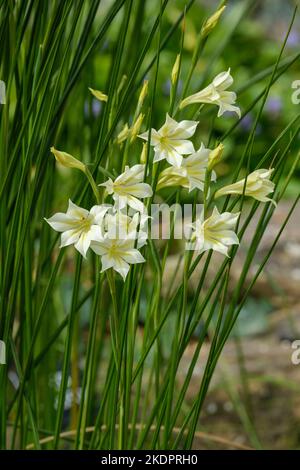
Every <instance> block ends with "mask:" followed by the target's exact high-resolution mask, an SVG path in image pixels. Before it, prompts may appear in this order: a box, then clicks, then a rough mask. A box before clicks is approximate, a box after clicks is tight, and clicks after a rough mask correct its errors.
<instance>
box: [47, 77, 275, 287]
mask: <svg viewBox="0 0 300 470" xmlns="http://www.w3.org/2000/svg"><path fill="white" fill-rule="evenodd" d="M232 83H233V79H232V76H231V75H230V70H228V71H227V72H222V73H221V74H219V75H217V77H215V78H214V80H213V81H212V83H211V84H210V85H208V86H207V87H206V88H204V89H203V90H202V91H199V92H198V93H196V94H194V95H192V96H190V97H188V98H185V99H184V100H183V101H182V102H181V103H180V108H183V107H185V106H187V105H189V104H193V103H206V104H217V105H218V106H219V112H218V116H221V115H222V114H223V113H224V112H225V111H234V112H236V113H237V114H238V116H240V110H239V108H238V107H237V106H234V103H235V101H236V95H235V93H234V92H231V91H227V88H228V87H229V86H230V85H231V84H232ZM92 92H93V94H95V95H97V92H96V91H95V90H92ZM105 96H106V95H105ZM101 97H102V95H101ZM102 98H103V97H102ZM102 98H101V99H102ZM198 124H199V123H198V121H188V120H183V121H180V122H177V121H176V120H175V119H173V118H172V117H171V116H169V114H167V115H166V121H165V123H164V124H163V126H162V127H161V128H160V129H159V130H156V129H151V131H150V132H149V131H147V132H144V133H143V134H141V135H139V137H140V138H141V139H143V140H145V141H147V144H144V147H143V153H144V152H145V145H148V144H149V145H151V146H153V148H154V159H153V163H156V162H159V161H162V160H166V161H167V162H168V163H169V165H170V166H168V167H167V168H165V169H163V170H162V171H161V172H160V173H159V175H158V179H157V184H156V190H157V191H159V190H161V189H163V188H166V187H170V186H179V187H183V188H187V189H188V190H189V191H193V190H194V189H197V190H200V191H202V192H203V194H204V206H205V207H206V204H207V200H206V199H207V198H208V197H209V195H210V186H211V183H212V182H215V181H216V173H215V171H214V169H213V168H214V167H215V165H216V164H217V163H218V162H219V161H220V158H221V155H222V152H223V145H222V144H219V145H218V146H217V147H216V148H215V149H212V150H211V149H208V148H205V146H204V145H203V144H202V143H201V145H200V148H199V149H198V150H195V148H194V144H193V143H192V142H191V140H190V139H191V138H192V137H193V136H194V134H195V132H196V129H197V126H198ZM149 135H150V136H151V137H150V141H149ZM148 141H149V142H148ZM51 151H52V153H53V154H54V155H55V158H56V159H57V160H58V161H59V162H60V163H61V164H62V165H64V166H66V167H71V168H77V169H79V170H81V171H83V172H84V173H86V175H87V177H88V179H89V181H90V182H91V184H92V187H93V190H94V192H95V191H97V187H96V184H95V183H94V182H93V179H92V176H91V174H90V173H89V171H88V169H87V168H86V166H85V165H84V164H83V163H82V162H79V161H78V160H77V159H75V158H74V157H72V156H71V155H69V154H67V153H65V152H60V151H58V150H56V149H54V148H53V147H52V148H51ZM272 171H273V170H272V169H269V170H266V169H260V170H256V171H254V172H253V173H251V174H250V175H248V176H247V178H246V179H242V180H241V181H238V182H236V183H234V184H231V185H229V186H225V187H223V188H221V189H219V190H218V191H217V192H215V194H214V198H218V197H220V196H224V195H230V194H234V195H242V194H244V195H246V196H250V197H253V198H255V199H257V200H258V201H262V202H267V201H271V199H269V198H268V197H267V195H268V194H270V193H272V192H273V191H274V183H273V182H272V181H271V180H270V176H271V174H272ZM146 177H147V174H146V165H145V164H144V163H142V164H137V165H134V166H132V167H129V166H126V167H125V169H124V172H123V173H121V174H120V175H119V176H117V177H116V178H115V179H114V180H112V179H111V178H109V179H108V180H107V181H105V182H104V183H102V184H100V185H99V186H102V187H104V188H105V194H106V195H109V196H112V199H113V200H114V206H109V205H108V204H98V205H95V206H93V207H92V208H91V209H90V210H89V211H88V210H86V209H83V208H81V207H78V206H76V205H75V204H74V203H73V202H72V201H69V207H68V210H67V212H66V213H57V214H55V215H53V216H52V217H51V218H49V219H46V220H47V222H48V223H49V224H50V225H51V227H52V228H53V229H54V230H56V231H58V232H62V235H61V245H60V246H61V247H65V246H68V245H74V247H75V248H76V249H77V250H78V251H79V252H80V253H81V255H82V256H83V257H86V255H87V251H88V250H89V248H90V249H91V250H93V251H94V252H95V253H96V254H97V255H99V256H100V257H101V263H102V271H106V270H107V269H109V268H113V269H114V270H115V271H117V272H118V273H119V274H120V275H121V276H122V277H123V279H124V280H125V278H126V276H127V274H128V271H129V268H130V265H131V264H136V263H143V262H144V261H145V259H144V257H143V256H142V254H141V253H140V251H139V249H140V248H142V247H143V246H144V245H145V244H146V243H147V237H148V235H147V233H148V231H147V230H146V229H145V227H146V225H147V224H148V219H149V217H148V216H147V215H146V214H147V210H146V206H145V204H144V199H145V198H150V197H152V196H153V190H152V187H151V185H149V184H147V183H145V179H146ZM95 188H96V190H95ZM126 211H128V213H126ZM238 218H239V213H231V212H224V213H219V211H218V209H217V207H216V206H214V207H213V209H212V213H211V215H209V216H207V217H205V218H204V211H203V213H202V216H201V218H200V219H199V220H196V221H195V222H194V223H193V224H192V234H191V241H192V243H193V246H194V248H193V249H195V250H197V251H199V252H203V251H206V250H210V249H212V250H215V251H218V252H220V253H222V254H224V255H226V256H228V250H229V247H230V246H231V245H236V244H238V243H239V240H238V237H237V235H236V233H235V227H236V224H237V220H238Z"/></svg>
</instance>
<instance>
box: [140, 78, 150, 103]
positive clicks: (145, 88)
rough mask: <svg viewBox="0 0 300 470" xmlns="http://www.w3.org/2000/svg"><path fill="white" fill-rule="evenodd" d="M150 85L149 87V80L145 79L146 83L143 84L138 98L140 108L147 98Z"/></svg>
mask: <svg viewBox="0 0 300 470" xmlns="http://www.w3.org/2000/svg"><path fill="white" fill-rule="evenodd" d="M148 87H149V82H148V80H144V83H143V86H142V89H141V92H140V96H139V100H138V108H139V109H140V108H141V107H142V106H143V103H144V101H145V98H146V96H147V94H148Z"/></svg>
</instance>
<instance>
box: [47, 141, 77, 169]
mask: <svg viewBox="0 0 300 470" xmlns="http://www.w3.org/2000/svg"><path fill="white" fill-rule="evenodd" d="M50 151H51V153H53V155H54V157H55V159H56V160H57V161H58V162H59V163H60V164H61V165H63V166H65V167H66V168H77V169H78V170H80V171H83V172H84V173H85V164H84V163H82V162H81V161H79V160H77V158H75V157H72V155H70V154H69V153H66V152H61V151H60V150H56V149H55V148H54V147H51V149H50Z"/></svg>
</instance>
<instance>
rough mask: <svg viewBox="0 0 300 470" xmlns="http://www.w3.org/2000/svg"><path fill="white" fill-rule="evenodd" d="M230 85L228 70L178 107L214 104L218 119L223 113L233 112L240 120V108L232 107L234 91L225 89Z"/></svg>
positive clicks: (234, 96)
mask: <svg viewBox="0 0 300 470" xmlns="http://www.w3.org/2000/svg"><path fill="white" fill-rule="evenodd" d="M232 83H233V78H232V76H231V75H230V69H228V70H227V72H221V73H219V75H217V76H216V77H215V78H214V79H213V81H212V83H210V84H209V85H208V86H207V87H206V88H204V89H203V90H201V91H199V92H198V93H195V94H194V95H191V96H188V97H187V98H185V99H184V100H182V101H181V103H180V106H179V107H180V108H184V107H185V106H188V105H190V104H194V103H207V104H216V105H217V106H219V111H218V117H219V116H222V114H224V113H225V111H233V112H235V113H236V114H237V115H238V116H239V118H240V117H241V111H240V108H239V107H238V106H234V104H235V102H236V93H234V91H227V88H229V87H230V86H231V85H232Z"/></svg>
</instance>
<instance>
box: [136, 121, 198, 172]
mask: <svg viewBox="0 0 300 470" xmlns="http://www.w3.org/2000/svg"><path fill="white" fill-rule="evenodd" d="M197 125H198V122H197V121H180V122H177V121H175V119H172V118H171V117H170V116H169V115H168V114H167V117H166V122H165V123H164V125H163V126H162V127H161V128H160V129H159V130H158V131H157V130H155V129H152V130H151V142H150V145H152V146H153V147H154V160H153V161H154V162H158V161H160V160H163V159H166V160H167V161H168V162H169V163H170V165H174V166H176V167H180V166H181V163H182V158H183V157H182V155H188V154H190V153H194V152H195V149H194V145H193V144H192V142H190V140H188V139H190V138H191V137H192V136H193V135H194V134H195V131H196V127H197ZM139 137H140V138H141V139H144V140H148V132H144V133H143V134H141V135H139Z"/></svg>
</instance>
